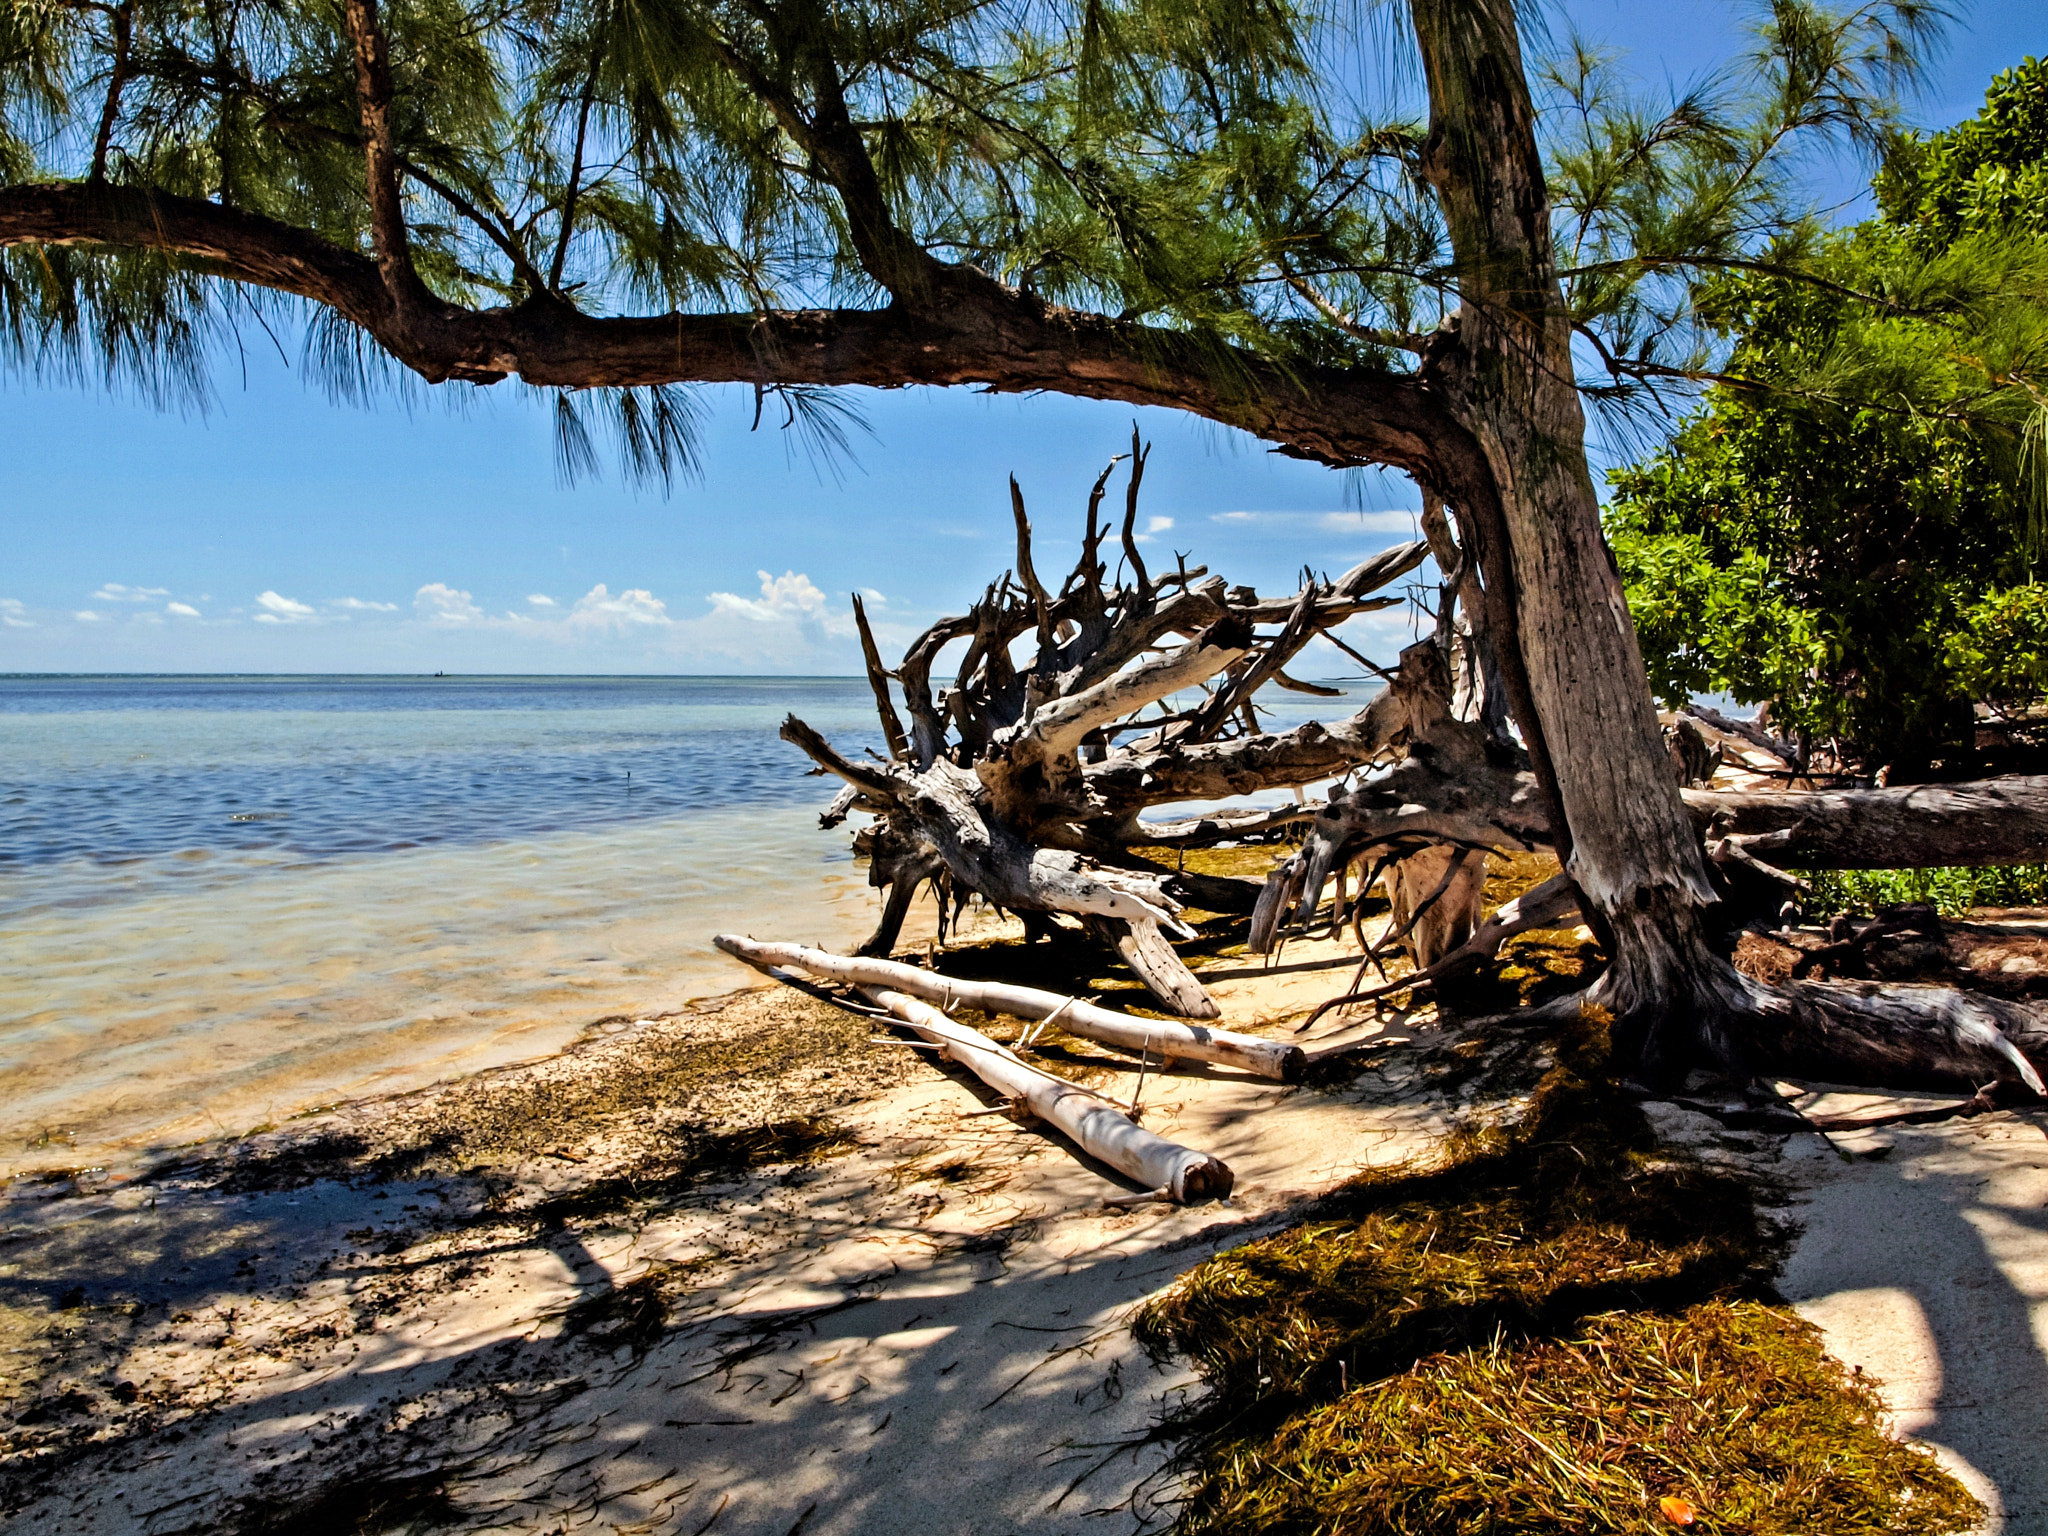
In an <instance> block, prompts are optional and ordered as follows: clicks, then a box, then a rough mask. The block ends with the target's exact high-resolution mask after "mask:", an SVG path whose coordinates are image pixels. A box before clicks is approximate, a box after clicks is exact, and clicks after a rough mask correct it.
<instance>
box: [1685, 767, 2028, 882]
mask: <svg viewBox="0 0 2048 1536" xmlns="http://www.w3.org/2000/svg"><path fill="white" fill-rule="evenodd" d="M1685 803H1686V806H1687V808H1688V809H1689V810H1690V811H1691V812H1692V817H1693V821H1694V823H1695V824H1696V825H1697V826H1698V827H1699V828H1700V831H1701V832H1702V833H1703V834H1704V835H1705V836H1706V837H1707V838H1708V840H1709V841H1715V840H1718V839H1720V838H1724V837H1732V838H1735V839H1736V840H1737V842H1738V843H1739V844H1740V845H1741V846H1742V847H1743V848H1744V849H1745V850H1747V851H1748V852H1750V853H1752V854H1757V855H1760V856H1762V857H1763V858H1765V859H1768V860H1769V861H1770V862H1771V863H1772V864H1775V865H1777V866H1779V867H1780V868H1790V869H1917V868H1921V867H1924V866H1928V865H1957V864H1961V865H1986V864H2039V863H2042V862H2044V861H2048V778H2041V777H2026V776H2020V775H2014V776H2011V777H2007V778H1999V779H1979V780H1976V781H1974V782H1972V783H1966V784H1906V785H1900V786H1899V787H1898V788H1895V789H1819V790H1800V791H1792V792H1788V793H1785V794H1722V793H1715V792H1713V791H1710V790H1687V791H1686V792H1685Z"/></svg>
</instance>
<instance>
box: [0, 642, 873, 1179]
mask: <svg viewBox="0 0 2048 1536" xmlns="http://www.w3.org/2000/svg"><path fill="white" fill-rule="evenodd" d="M792 712H794V713H796V714H798V715H800V716H802V717H803V718H804V719H806V720H808V721H809V722H810V723H811V724H813V725H815V726H817V727H818V728H819V729H821V730H823V731H825V732H826V733H827V734H828V735H830V736H831V737H832V738H833V739H834V740H835V741H837V742H839V743H840V744H841V745H842V746H843V747H846V748H848V749H850V750H852V751H855V752H858V751H859V750H860V749H861V748H862V747H865V746H876V747H879V746H880V744H881V743H880V738H879V735H878V734H877V732H876V731H875V728H874V723H873V722H874V714H873V704H872V701H871V699H870V697H869V694H868V690H867V687H866V684H865V683H864V682H859V681H850V680H842V679H832V678H822V679H813V678H764V679H726V678H588V679H584V678H481V679H479V678H454V679H436V678H365V677H303V678H287V677H236V678H192V677H162V678H146V677H105V678H79V677H65V678H23V677H16V678H0V952H4V955H5V960H6V963H5V965H4V967H0V1173H6V1172H11V1171H18V1170H20V1169H22V1168H32V1167H50V1166H59V1165H66V1164H77V1163H81V1162H82V1163H96V1162H108V1161H112V1160H119V1159H122V1158H126V1157H132V1156H135V1155H139V1154H145V1153H148V1152H151V1151H154V1150H157V1149H161V1148H164V1147H169V1146H175V1145H179V1144H182V1143H186V1142H190V1141H193V1140H197V1139H201V1138H204V1137H206V1136H210V1135H218V1134H220V1133H221V1132H223V1131H227V1132H239V1131H243V1130H247V1129H249V1128H250V1127H252V1126H254V1125H256V1124H259V1123H264V1122H270V1121H278V1120H282V1119H284V1118H286V1117H288V1116H289V1115H291V1114H294V1113H297V1112H299V1111H301V1110H304V1109H306V1108H308V1107H312V1106H315V1105H318V1104H320V1103H324V1102H331V1101H333V1100H335V1099H338V1098H342V1097H349V1096H355V1095H359V1094H362V1093H367V1092H379V1091H392V1090H400V1089H405V1088H410V1087H415V1086H419V1085H421V1084H424V1083H426V1082H430V1081H433V1080H435V1079H436V1078H440V1077H445V1076H448V1075H450V1074H452V1073H456V1072H460V1071H465V1070H473V1069H475V1068H477V1067H480V1066H484V1065H490V1064H494V1063H497V1062H502V1061H507V1060H515V1059H520V1058H525V1057H530V1056H535V1055H540V1054H544V1053H546V1052H548V1051H551V1050H555V1049H559V1048H560V1046H562V1045H563V1044H565V1043H566V1042H567V1041H568V1040H570V1039H572V1038H574V1036H575V1035H576V1034H577V1033H578V1032H580V1031H581V1030H582V1029H583V1028H584V1027H586V1026H587V1025H589V1024H591V1023H592V1022H594V1021H597V1020H600V1019H604V1018H606V1017H611V1016H617V1015H631V1016H641V1015H645V1014H648V1013H656V1012H662V1011H666V1010H669V1009H673V1008H678V1007H681V1006H683V1005H684V1004H685V1003H687V1002H688V1001H689V1000H690V999H692V998H694V997H703V996H708V995H714V994H716V993H719V992H723V991H727V990H729V989H731V988H732V987H733V986H735V985H740V984H744V983H745V982H746V981H748V980H749V979H750V978H749V976H748V974H747V973H745V972H742V971H739V970H738V969H737V968H736V967H734V966H733V965H732V963H731V962H730V961H728V960H726V959H724V958H723V957H721V956H719V955H718V954H717V953H716V952H715V951H713V950H712V949H711V948H710V944H709V940H710V937H711V935H712V934H713V933H714V932H716V931H718V930H720V929H723V928H727V927H734V928H740V929H751V930H753V931H755V932H759V933H762V934H775V935H778V936H787V937H798V938H808V939H814V940H817V941H819V942H826V943H845V942H848V941H850V940H854V939H857V938H858V937H859V936H860V935H862V934H863V933H864V932H865V931H866V930H867V928H868V927H869V926H870V925H871V924H872V922H873V920H874V914H875V912H876V910H877V904H876V902H875V899H874V897H873V896H872V894H871V893H870V892H869V891H868V890H867V889H866V885H865V880H864V877H863V875H862V873H861V872H860V871H858V870H856V869H855V868H854V867H853V863H852V859H851V855H850V853H849V851H848V847H847V839H846V835H845V833H844V831H843V830H842V831H840V832H833V833H828V832H823V831H821V830H819V828H818V826H817V819H816V811H817V809H818V808H819V807H820V806H822V805H823V803H824V802H826V801H827V800H829V799H830V798H831V795H832V792H833V786H831V785H830V784H827V783H826V782H825V781H823V780H820V779H816V778H810V777H806V776H805V773H804V769H805V767H806V766H807V765H806V763H805V761H804V759H803V758H802V757H801V756H800V755H799V754H798V753H797V752H796V751H795V749H794V748H791V747H788V746H786V745H785V744H783V743H782V742H780V741H778V740H777V739H776V735H775V732H776V729H777V727H778V726H779V725H780V723H781V721H782V718H783V716H784V715H785V714H788V713H792Z"/></svg>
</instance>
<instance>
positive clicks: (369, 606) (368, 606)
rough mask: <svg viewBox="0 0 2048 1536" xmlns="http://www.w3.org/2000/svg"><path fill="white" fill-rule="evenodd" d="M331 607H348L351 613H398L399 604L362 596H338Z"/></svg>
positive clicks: (330, 604)
mask: <svg viewBox="0 0 2048 1536" xmlns="http://www.w3.org/2000/svg"><path fill="white" fill-rule="evenodd" d="M327 606H328V607H330V608H346V609H347V610H348V611H349V612H350V613H396V612H398V604H396V603H378V602H368V601H365V600H364V599H363V598H360V597H337V598H334V599H332V600H331V601H330V602H329V603H328V604H327Z"/></svg>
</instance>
